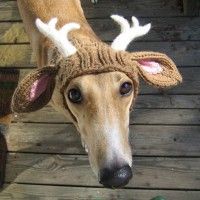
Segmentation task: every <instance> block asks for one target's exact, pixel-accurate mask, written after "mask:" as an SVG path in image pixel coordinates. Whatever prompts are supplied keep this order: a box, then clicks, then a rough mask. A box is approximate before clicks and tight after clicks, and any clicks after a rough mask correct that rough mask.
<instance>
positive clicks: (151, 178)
mask: <svg viewBox="0 0 200 200" xmlns="http://www.w3.org/2000/svg"><path fill="white" fill-rule="evenodd" d="M199 165H200V158H159V157H157V158H154V157H136V158H134V169H133V170H134V175H133V179H132V180H131V181H130V183H129V184H128V187H137V188H140V187H142V188H144V187H145V188H166V189H167V188H175V189H198V190H199V189H200V168H199ZM6 182H7V183H8V182H9V183H10V182H12V183H32V184H53V185H57V184H59V185H74V186H75V185H76V186H100V184H99V183H98V179H97V177H95V175H94V174H93V172H92V170H91V167H90V166H89V163H88V159H87V157H86V156H69V155H49V154H23V153H20V154H19V153H10V154H9V156H8V162H7V170H6Z"/></svg>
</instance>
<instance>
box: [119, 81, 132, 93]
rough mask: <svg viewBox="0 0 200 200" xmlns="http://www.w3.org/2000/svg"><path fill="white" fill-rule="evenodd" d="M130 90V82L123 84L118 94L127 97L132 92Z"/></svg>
mask: <svg viewBox="0 0 200 200" xmlns="http://www.w3.org/2000/svg"><path fill="white" fill-rule="evenodd" d="M132 90H133V86H132V84H131V83H130V82H125V83H123V84H122V85H121V87H120V94H121V95H122V96H127V95H129V94H130V93H131V92H132Z"/></svg>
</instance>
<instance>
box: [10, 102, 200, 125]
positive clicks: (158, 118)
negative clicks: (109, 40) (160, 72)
mask: <svg viewBox="0 0 200 200" xmlns="http://www.w3.org/2000/svg"><path fill="white" fill-rule="evenodd" d="M14 121H16V122H40V123H42V122H48V123H66V122H68V120H67V119H65V117H64V116H63V115H61V114H60V113H58V112H57V111H55V110H54V109H53V108H52V107H49V106H47V107H44V108H43V109H41V110H39V111H37V112H33V113H29V114H16V115H15V118H14ZM199 122H200V110H199V109H192V110H190V109H135V110H134V112H131V115H130V123H131V124H146V125H148V124H151V125H153V124H154V125H155V124H166V125H167V124H171V125H172V124H173V125H176V124H181V125H196V124H199Z"/></svg>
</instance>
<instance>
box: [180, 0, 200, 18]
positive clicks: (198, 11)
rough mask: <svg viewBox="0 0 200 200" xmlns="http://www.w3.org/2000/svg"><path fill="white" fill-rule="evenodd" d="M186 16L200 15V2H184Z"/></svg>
mask: <svg viewBox="0 0 200 200" xmlns="http://www.w3.org/2000/svg"><path fill="white" fill-rule="evenodd" d="M183 9H184V14H185V15H188V16H199V15H200V0H183Z"/></svg>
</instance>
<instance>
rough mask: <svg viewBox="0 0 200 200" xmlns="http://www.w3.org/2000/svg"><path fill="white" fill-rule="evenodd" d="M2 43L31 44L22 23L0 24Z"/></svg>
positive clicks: (0, 41)
mask: <svg viewBox="0 0 200 200" xmlns="http://www.w3.org/2000/svg"><path fill="white" fill-rule="evenodd" d="M0 27H1V29H0V43H1V44H3V43H24V42H29V39H28V36H27V34H26V32H25V30H24V26H23V24H22V23H21V22H20V23H19V22H14V23H13V22H2V23H0Z"/></svg>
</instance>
